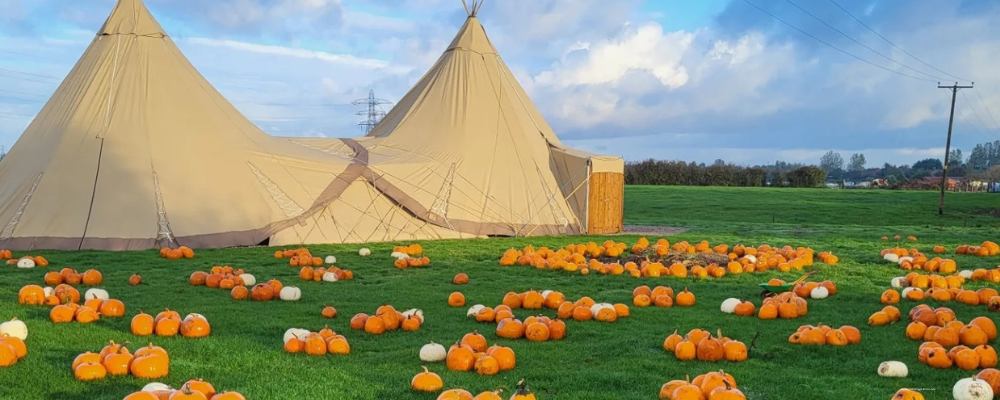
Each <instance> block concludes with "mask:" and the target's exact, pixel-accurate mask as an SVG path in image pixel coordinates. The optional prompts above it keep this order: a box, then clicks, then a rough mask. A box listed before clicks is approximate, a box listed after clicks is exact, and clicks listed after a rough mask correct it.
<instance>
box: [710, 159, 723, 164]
mask: <svg viewBox="0 0 1000 400" xmlns="http://www.w3.org/2000/svg"><path fill="white" fill-rule="evenodd" d="M712 165H726V160H723V159H721V158H716V159H715V162H714V163H712Z"/></svg>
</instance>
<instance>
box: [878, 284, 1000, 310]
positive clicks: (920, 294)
mask: <svg viewBox="0 0 1000 400" xmlns="http://www.w3.org/2000/svg"><path fill="white" fill-rule="evenodd" d="M997 296H998V293H997V291H996V290H995V289H992V288H981V289H979V290H976V291H973V290H969V289H959V288H948V289H944V288H940V287H932V288H930V289H927V291H923V290H921V289H920V288H916V287H907V288H903V291H902V293H901V292H897V291H896V289H886V290H885V291H884V292H882V295H881V296H879V301H881V302H882V304H896V303H899V301H900V300H902V299H907V300H910V301H922V300H924V299H927V298H930V299H933V300H935V301H939V302H948V301H957V302H959V303H962V304H967V305H970V306H978V305H986V306H987V307H989V308H990V309H991V310H998V309H1000V297H997ZM994 297H996V299H994Z"/></svg>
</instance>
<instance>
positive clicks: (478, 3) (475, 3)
mask: <svg viewBox="0 0 1000 400" xmlns="http://www.w3.org/2000/svg"><path fill="white" fill-rule="evenodd" d="M485 1H486V0H471V2H472V5H471V6H470V5H469V1H466V0H462V5H463V6H465V13H466V14H468V15H469V18H476V15H478V14H479V9H480V8H483V2H485Z"/></svg>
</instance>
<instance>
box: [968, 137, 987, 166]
mask: <svg viewBox="0 0 1000 400" xmlns="http://www.w3.org/2000/svg"><path fill="white" fill-rule="evenodd" d="M987 144H989V143H987ZM966 166H967V167H968V168H969V169H970V170H972V171H983V170H985V169H986V168H989V166H990V156H989V154H987V153H986V147H985V146H983V144H982V143H980V144H977V145H976V147H973V148H972V153H971V154H969V161H968V163H966Z"/></svg>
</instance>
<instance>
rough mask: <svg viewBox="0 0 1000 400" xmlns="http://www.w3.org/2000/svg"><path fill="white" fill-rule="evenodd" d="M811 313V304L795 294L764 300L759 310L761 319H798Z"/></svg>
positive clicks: (758, 315) (790, 293)
mask: <svg viewBox="0 0 1000 400" xmlns="http://www.w3.org/2000/svg"><path fill="white" fill-rule="evenodd" d="M808 313H809V302H808V301H806V299H804V298H802V297H800V296H799V295H797V294H795V292H784V293H781V294H779V295H777V296H771V297H768V298H766V299H764V302H763V303H762V304H761V306H760V309H759V310H757V318H759V319H778V318H780V319H796V318H798V317H802V316H805V315H806V314H808Z"/></svg>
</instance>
